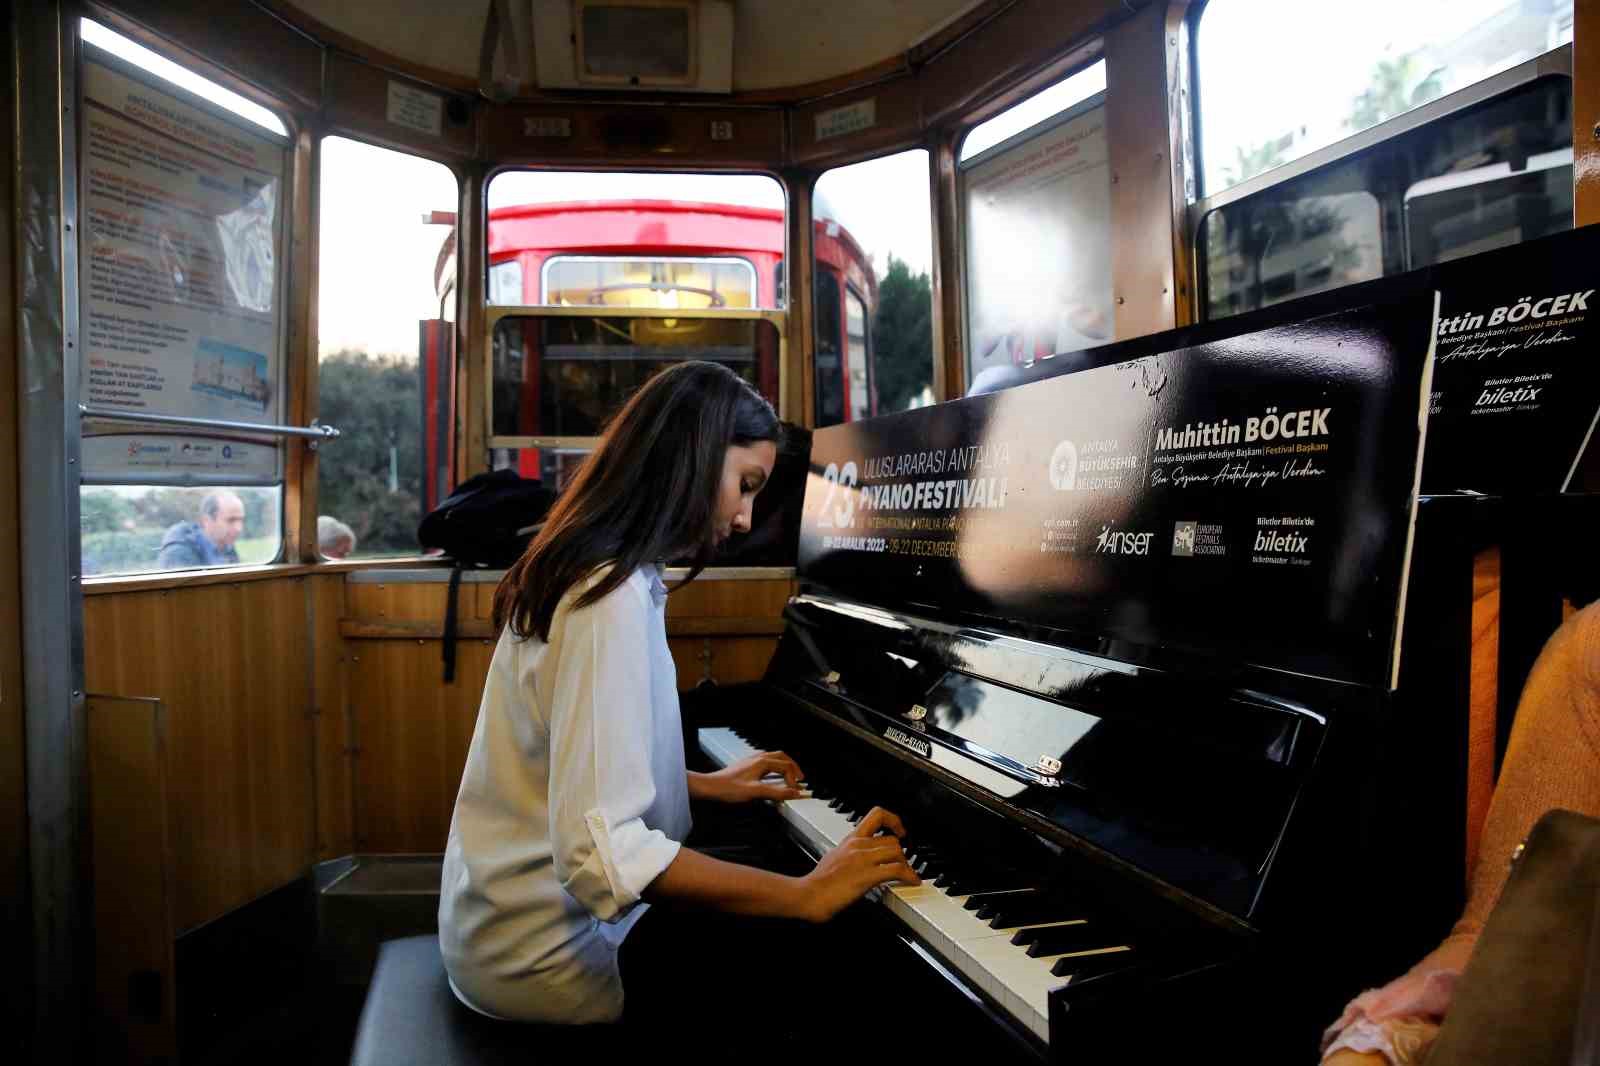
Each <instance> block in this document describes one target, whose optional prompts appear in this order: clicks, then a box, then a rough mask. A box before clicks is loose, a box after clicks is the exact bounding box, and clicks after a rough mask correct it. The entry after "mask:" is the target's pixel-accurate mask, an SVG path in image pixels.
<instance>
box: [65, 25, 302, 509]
mask: <svg viewBox="0 0 1600 1066" xmlns="http://www.w3.org/2000/svg"><path fill="white" fill-rule="evenodd" d="M84 50H85V56H86V58H85V62H84V64H83V76H82V91H83V107H82V120H83V136H82V141H81V150H80V152H79V168H80V173H81V188H80V199H79V205H80V206H79V217H80V219H81V235H80V253H79V258H80V306H81V315H82V325H81V329H80V336H81V338H82V344H83V357H82V374H83V376H82V387H81V392H80V396H81V398H82V400H83V401H84V402H85V403H88V404H90V405H91V406H94V407H98V408H110V409H115V410H118V411H123V412H128V413H130V414H131V413H137V412H150V413H153V414H165V415H180V416H185V417H190V418H216V419H226V420H230V421H236V422H258V423H278V422H281V421H282V417H281V415H282V404H281V392H282V382H283V350H284V344H283V333H284V329H283V327H284V321H285V307H284V300H283V282H282V273H283V272H282V265H283V257H282V247H283V236H284V231H285V220H284V210H285V204H284V191H285V189H286V182H285V174H286V167H287V163H288V152H289V149H288V142H287V141H286V140H285V139H284V138H282V137H277V136H274V135H273V134H271V133H269V132H267V131H265V130H260V129H258V128H256V127H253V126H250V125H248V124H246V123H244V122H243V121H236V120H231V119H228V118H224V117H222V115H221V114H220V113H218V112H216V111H213V110H212V109H210V108H207V107H205V106H204V105H203V104H201V103H200V102H199V101H197V100H195V99H194V98H192V97H189V96H187V95H186V94H180V92H179V91H177V90H173V89H171V88H169V87H158V86H157V84H156V83H155V81H154V79H153V78H151V77H150V76H148V75H144V74H143V73H142V72H138V71H136V70H135V69H134V68H132V67H130V66H127V65H125V64H123V63H121V62H119V61H118V60H116V59H114V58H112V57H110V56H108V55H106V54H105V53H104V52H101V51H99V50H98V49H95V48H94V47H93V46H91V45H87V44H86V45H85V46H84ZM114 428H115V427H114V426H113V425H110V424H101V425H97V426H93V427H92V428H91V432H96V431H98V432H105V431H109V430H112V429H114ZM91 455H92V456H93V457H94V460H95V462H97V463H98V462H99V461H101V460H107V461H110V460H115V461H114V464H113V466H112V467H110V468H99V467H97V466H86V468H85V476H86V477H90V478H99V479H105V478H107V477H109V478H112V479H115V478H116V477H118V476H121V475H123V474H135V473H137V475H138V477H139V478H140V479H148V477H149V476H150V474H151V471H150V470H148V469H144V468H141V467H138V466H136V465H134V464H130V463H127V462H124V461H123V460H125V459H126V458H127V449H126V448H125V447H123V448H115V447H113V448H106V449H100V448H95V449H88V450H86V453H85V457H86V460H87V459H88V458H89V457H90V456H91Z"/></svg>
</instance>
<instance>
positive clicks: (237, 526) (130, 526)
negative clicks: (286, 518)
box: [78, 485, 283, 577]
mask: <svg viewBox="0 0 1600 1066" xmlns="http://www.w3.org/2000/svg"><path fill="white" fill-rule="evenodd" d="M78 508H79V521H80V523H81V526H82V530H83V534H82V541H83V545H82V552H83V573H84V576H86V577H92V576H94V575H96V574H136V573H141V572H149V571H153V570H190V569H194V568H197V567H209V566H233V565H250V564H259V563H270V562H273V561H275V560H276V559H277V558H278V554H279V551H280V549H281V547H282V536H283V521H282V514H283V493H282V490H281V489H280V488H279V487H278V486H276V485H274V486H272V487H270V488H250V487H246V486H227V485H211V486H206V487H198V488H177V487H161V486H152V485H85V486H84V487H83V488H82V489H81V490H80V492H79V494H78Z"/></svg>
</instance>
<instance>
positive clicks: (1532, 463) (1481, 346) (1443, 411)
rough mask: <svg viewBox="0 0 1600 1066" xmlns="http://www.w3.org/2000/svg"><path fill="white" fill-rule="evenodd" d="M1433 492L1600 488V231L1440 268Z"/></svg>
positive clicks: (1427, 465)
mask: <svg viewBox="0 0 1600 1066" xmlns="http://www.w3.org/2000/svg"><path fill="white" fill-rule="evenodd" d="M1434 276H1435V283H1436V284H1437V285H1438V288H1439V295H1440V306H1439V341H1438V355H1437V366H1436V368H1435V371H1434V385H1433V397H1432V404H1431V406H1430V412H1429V427H1430V429H1429V435H1430V442H1429V447H1428V453H1427V456H1426V457H1425V459H1424V462H1423V477H1422V488H1423V491H1424V492H1426V493H1434V494H1437V493H1447V492H1457V491H1469V492H1477V493H1484V494H1488V495H1519V494H1527V493H1530V492H1532V493H1551V492H1560V491H1569V492H1571V491H1583V492H1600V445H1597V443H1596V441H1595V439H1594V435H1595V423H1596V421H1597V419H1600V357H1597V356H1596V348H1597V346H1600V229H1597V228H1595V227H1592V226H1591V227H1586V228H1583V229H1576V230H1572V231H1570V232H1567V233H1561V234H1556V235H1554V236H1551V237H1547V238H1543V239H1541V240H1538V241H1529V242H1527V243H1525V244H1517V245H1513V246H1512V247H1510V248H1503V249H1500V250H1498V251H1493V252H1485V253H1483V254H1481V255H1475V256H1471V257H1469V258H1466V259H1460V260H1456V261H1454V262H1450V263H1445V264H1442V265H1440V266H1438V267H1436V268H1434Z"/></svg>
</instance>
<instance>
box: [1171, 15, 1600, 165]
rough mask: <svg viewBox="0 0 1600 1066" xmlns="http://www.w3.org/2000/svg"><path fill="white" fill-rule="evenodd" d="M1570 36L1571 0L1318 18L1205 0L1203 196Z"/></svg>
mask: <svg viewBox="0 0 1600 1066" xmlns="http://www.w3.org/2000/svg"><path fill="white" fill-rule="evenodd" d="M1308 27H1312V32H1314V33H1315V37H1316V41H1315V46H1314V47H1307V37H1306V34H1307V32H1308ZM1571 40H1572V0H1407V2H1405V3H1399V4H1397V3H1393V2H1392V0H1345V2H1344V3H1343V4H1341V5H1340V6H1339V8H1338V11H1337V15H1333V14H1332V13H1330V14H1329V17H1325V18H1316V19H1315V20H1313V21H1308V16H1307V12H1306V10H1305V9H1304V7H1303V6H1302V5H1301V4H1299V3H1284V2H1283V0H1209V2H1208V3H1207V4H1206V6H1205V9H1204V11H1203V12H1202V14H1201V17H1200V23H1199V27H1198V30H1197V33H1196V41H1195V51H1196V60H1195V64H1196V78H1197V81H1198V89H1199V99H1200V111H1199V127H1200V151H1201V159H1202V162H1203V182H1204V193H1203V195H1206V196H1210V195H1213V194H1215V193H1218V192H1221V191H1222V190H1223V189H1226V188H1228V187H1229V186H1231V185H1235V184H1237V183H1238V182H1241V181H1244V180H1245V179H1246V178H1250V177H1254V176H1255V175H1256V174H1259V173H1262V172H1263V171H1266V170H1269V169H1271V168H1272V167H1275V166H1278V165H1280V164H1282V163H1287V162H1289V161H1291V160H1293V159H1297V158H1299V157H1300V156H1302V155H1305V154H1306V153H1307V152H1312V151H1315V150H1316V149H1318V148H1322V147H1324V146H1325V145H1329V144H1332V143H1333V142H1334V141H1337V140H1339V139H1340V138H1343V137H1346V136H1349V135H1350V134H1352V133H1358V132H1360V131H1361V130H1364V129H1367V128H1368V127H1371V126H1375V125H1377V124H1378V123H1380V122H1383V121H1385V120H1386V119H1390V118H1393V117H1395V116H1396V115H1400V114H1404V113H1405V112H1406V111H1409V110H1411V109H1412V108H1414V107H1418V106H1420V105H1421V104H1424V103H1427V102H1428V101H1429V100H1433V99H1435V98H1437V97H1440V96H1444V95H1446V94H1448V93H1451V92H1454V91H1456V90H1457V89H1460V88H1464V87H1465V86H1468V85H1471V84H1472V83H1474V82H1477V81H1481V80H1483V79H1484V78H1487V77H1489V76H1491V75H1493V74H1497V73H1499V72H1500V71H1503V70H1506V69H1509V68H1510V67H1513V66H1515V65H1517V64H1518V63H1521V62H1524V61H1526V60H1528V59H1532V58H1533V57H1535V56H1538V55H1540V54H1541V53H1543V52H1546V51H1549V50H1550V49H1552V48H1555V47H1557V46H1559V45H1561V44H1565V43H1567V42H1570V41H1571ZM1264 87H1270V89H1269V91H1263V88H1264Z"/></svg>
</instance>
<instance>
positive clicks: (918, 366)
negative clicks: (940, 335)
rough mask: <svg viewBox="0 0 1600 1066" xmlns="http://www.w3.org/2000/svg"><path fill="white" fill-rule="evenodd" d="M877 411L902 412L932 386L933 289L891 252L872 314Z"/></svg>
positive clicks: (924, 279) (925, 276)
mask: <svg viewBox="0 0 1600 1066" xmlns="http://www.w3.org/2000/svg"><path fill="white" fill-rule="evenodd" d="M872 346H873V372H874V374H875V375H876V384H877V390H878V411H879V412H880V413H887V412H890V411H903V410H905V408H906V407H907V406H908V405H909V404H910V403H911V401H912V400H913V399H914V398H915V397H916V396H917V395H918V394H919V393H921V392H922V390H923V389H925V388H927V387H929V386H930V385H932V384H933V285H932V283H931V282H930V281H929V280H928V275H926V274H915V275H913V274H912V273H911V268H910V267H908V266H906V264H905V260H903V259H896V258H895V257H894V255H893V254H892V253H891V254H890V256H889V269H888V270H887V271H886V272H885V273H884V275H883V277H882V279H880V280H879V282H878V306H877V309H876V310H875V311H874V312H873V316H872Z"/></svg>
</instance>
